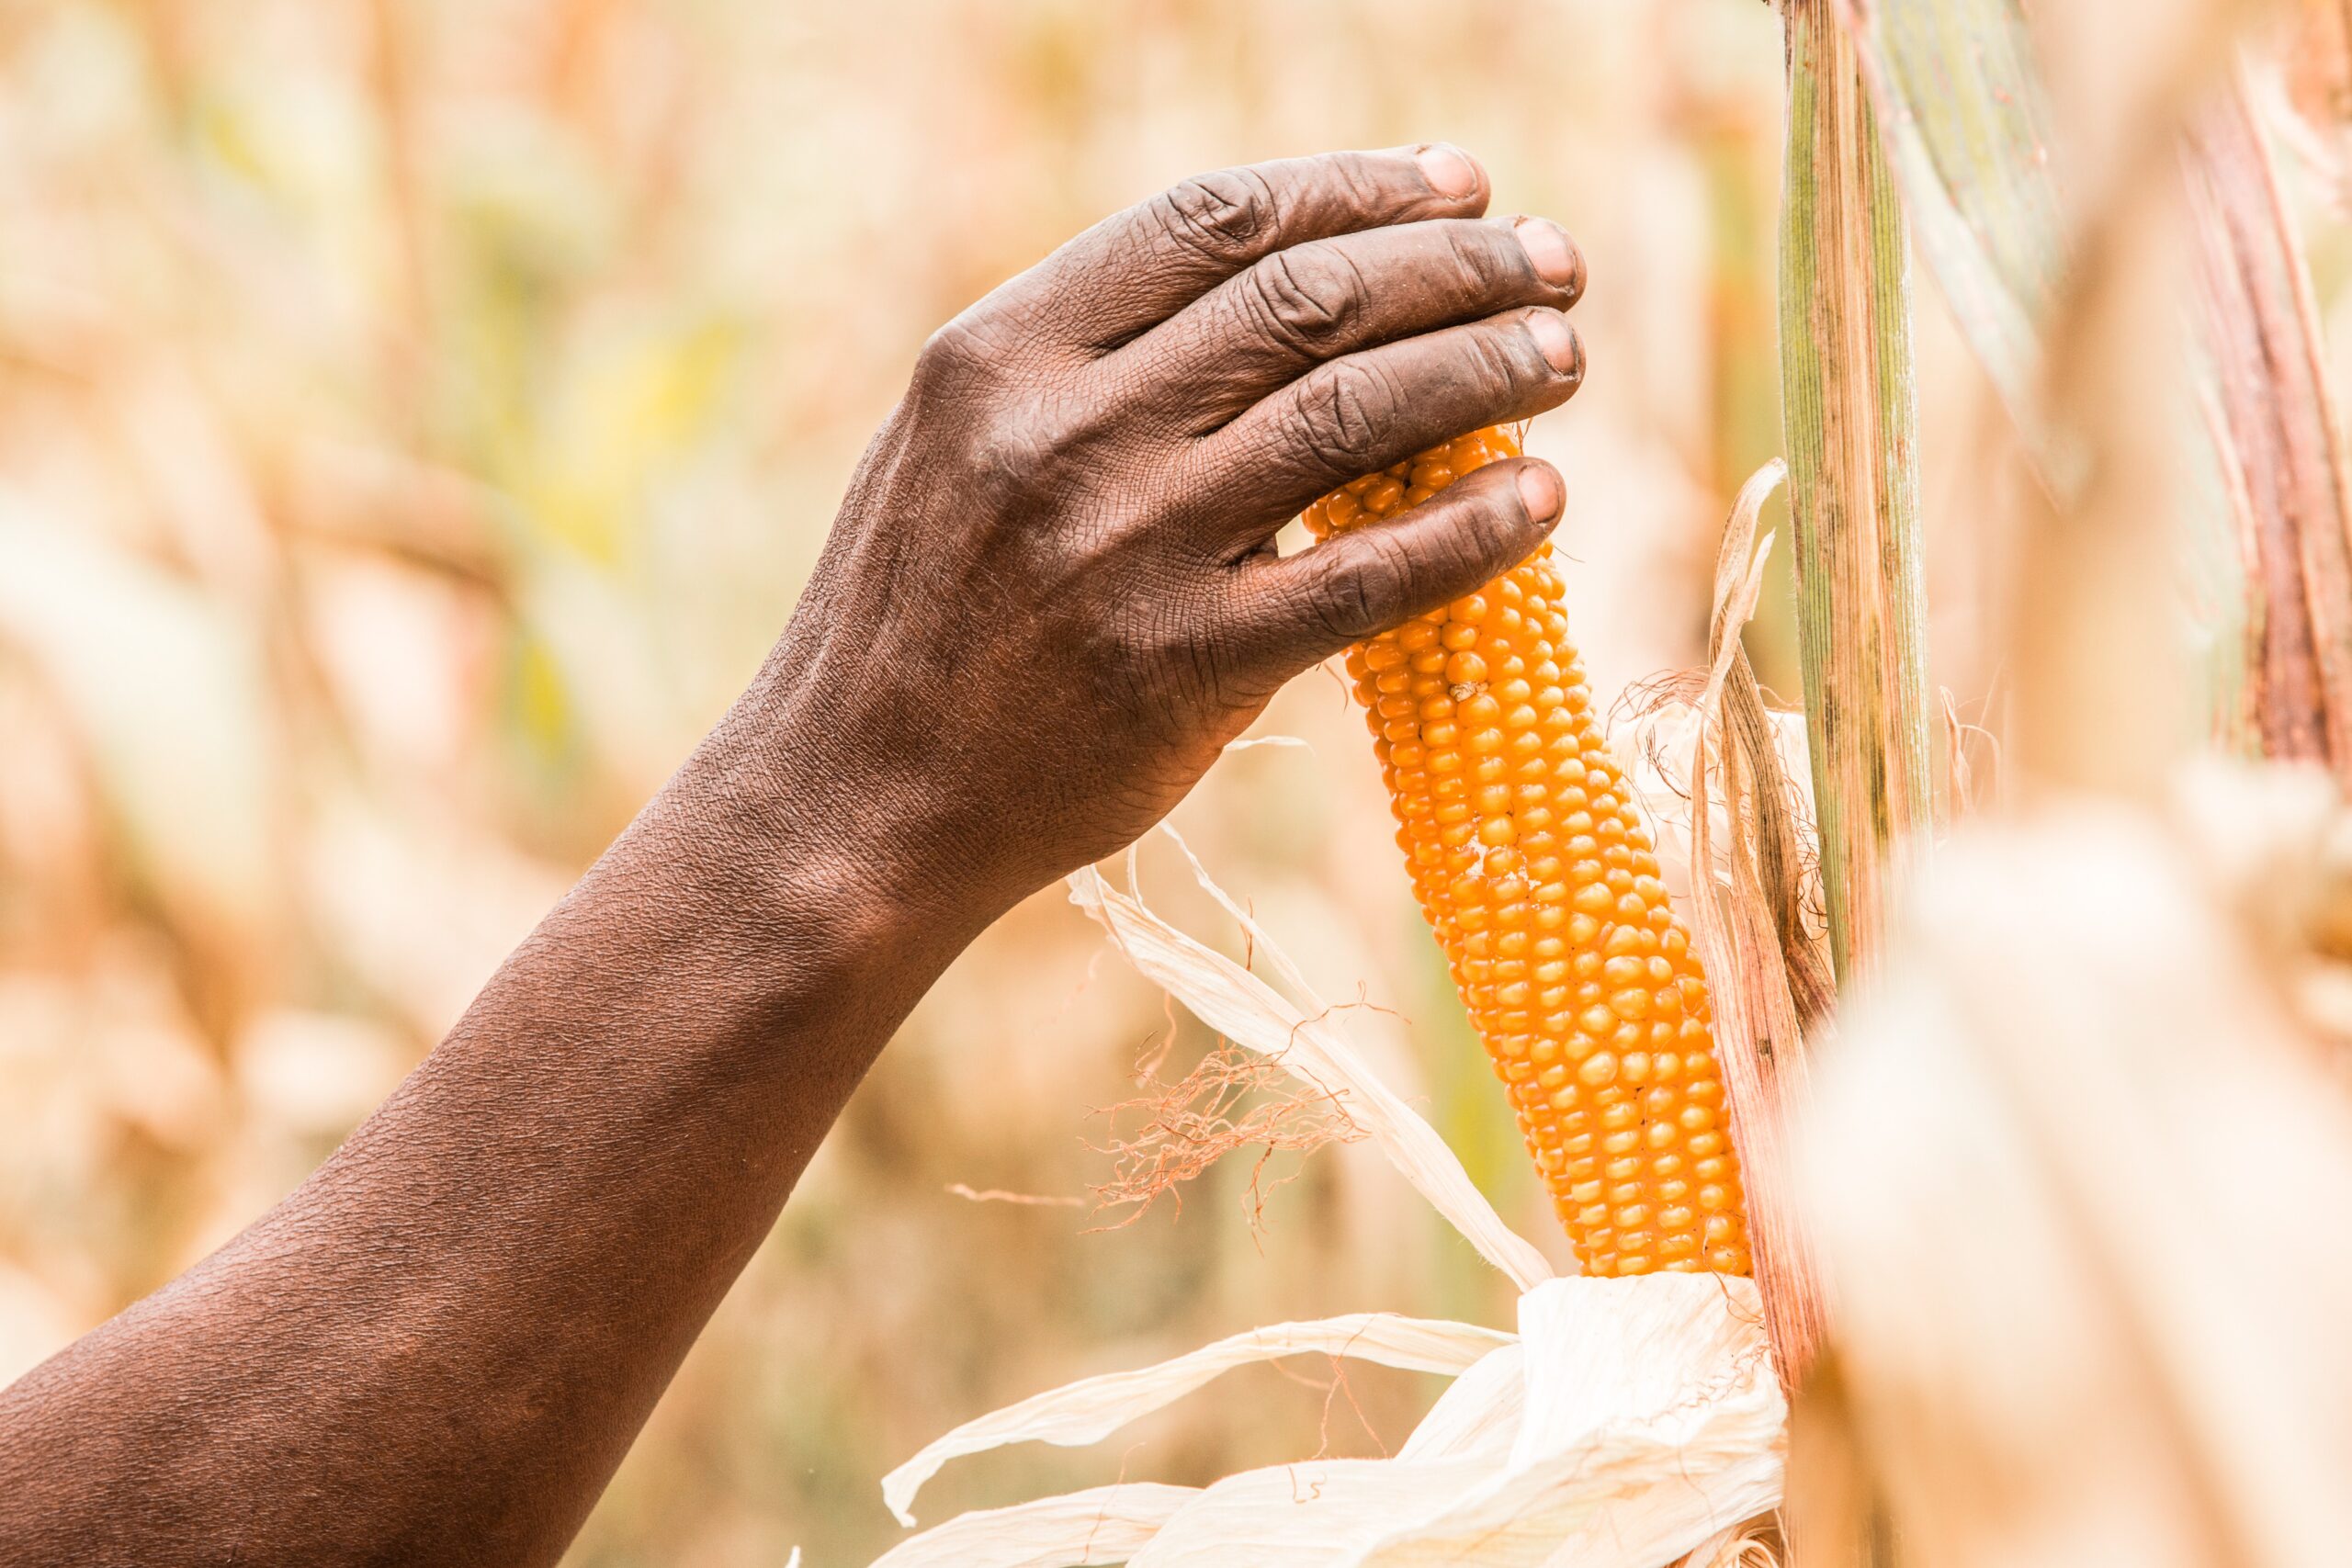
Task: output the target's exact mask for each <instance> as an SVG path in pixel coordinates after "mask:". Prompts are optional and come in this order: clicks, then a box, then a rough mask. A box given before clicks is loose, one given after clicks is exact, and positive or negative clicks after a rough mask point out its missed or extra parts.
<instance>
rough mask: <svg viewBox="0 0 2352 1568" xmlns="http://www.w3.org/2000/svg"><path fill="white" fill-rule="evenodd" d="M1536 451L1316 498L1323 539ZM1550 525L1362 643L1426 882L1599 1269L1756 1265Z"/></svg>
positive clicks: (1402, 826)
mask: <svg viewBox="0 0 2352 1568" xmlns="http://www.w3.org/2000/svg"><path fill="white" fill-rule="evenodd" d="M1518 455H1519V442H1518V440H1517V438H1516V437H1515V436H1514V435H1513V434H1512V433H1511V432H1510V431H1508V430H1505V429H1502V428H1500V427H1494V428H1489V429H1487V430H1482V431H1479V432H1477V433H1476V434H1472V435H1465V436H1464V437H1462V438H1461V439H1460V440H1457V441H1453V442H1450V443H1448V444H1447V445H1445V446H1440V447H1436V448H1433V449H1431V450H1430V451H1427V452H1424V453H1422V454H1421V455H1420V456H1419V457H1415V458H1413V459H1412V460H1411V461H1410V462H1407V463H1399V464H1397V466H1395V467H1394V468H1388V469H1386V470H1385V471H1384V472H1381V473H1377V474H1371V475H1368V476H1366V477H1365V478H1363V479H1358V480H1356V481H1355V482H1354V483H1352V484H1350V485H1348V486H1346V487H1345V488H1343V489H1341V490H1339V491H1334V492H1332V493H1331V494H1330V495H1329V496H1326V497H1325V498H1324V499H1323V500H1322V501H1320V502H1317V503H1316V504H1315V505H1314V506H1313V507H1312V508H1310V509H1309V510H1308V512H1307V513H1306V525H1307V527H1308V529H1309V530H1310V531H1311V532H1312V533H1314V534H1315V536H1317V537H1318V538H1319V537H1323V536H1327V535H1329V534H1330V533H1332V532H1334V531H1336V530H1340V529H1344V528H1349V527H1354V526H1357V525H1362V524H1365V523H1370V522H1375V521H1378V520H1381V519H1384V518H1387V517H1391V516H1394V515H1395V514H1396V513H1398V512H1400V511H1402V510H1404V509H1405V508H1407V507H1408V506H1412V505H1414V504H1415V503H1417V502H1421V501H1424V500H1426V499H1427V498H1428V497H1430V495H1432V494H1434V493H1435V492H1436V491H1440V490H1442V489H1443V488H1444V487H1445V486H1447V485H1449V484H1451V483H1453V480H1454V479H1457V478H1459V477H1460V476H1461V475H1463V474H1465V473H1468V472H1470V471H1471V470H1472V469H1475V468H1482V467H1484V466H1485V465H1486V464H1487V463H1491V462H1495V461H1498V459H1501V458H1505V457H1517V456H1518ZM1562 586H1563V585H1562V582H1561V579H1560V575H1559V573H1558V571H1557V570H1555V567H1554V564H1553V558H1552V550H1551V547H1550V546H1549V545H1545V546H1544V547H1541V548H1540V549H1538V550H1537V551H1536V552H1535V554H1534V555H1532V556H1531V557H1529V558H1527V559H1526V560H1524V561H1522V562H1521V563H1520V564H1519V565H1518V566H1517V567H1515V568H1513V569H1512V570H1510V571H1509V572H1507V573H1505V574H1504V575H1503V576H1502V577H1500V578H1498V579H1497V580H1496V581H1493V582H1491V583H1488V584H1487V586H1486V587H1485V588H1484V589H1482V590H1480V591H1479V592H1476V593H1473V594H1470V595H1468V596H1467V597H1464V598H1461V599H1457V600H1455V601H1454V602H1453V604H1448V605H1446V606H1445V607H1443V608H1442V609H1439V610H1433V611H1431V612H1430V613H1429V614H1428V615H1422V616H1419V618H1417V619H1414V620H1411V621H1408V622H1407V623H1406V624H1405V625H1404V626H1400V627H1398V628H1397V630H1395V631H1393V632H1387V633H1384V634H1382V635H1381V636H1379V637H1373V638H1370V639H1369V640H1367V641H1365V642H1363V643H1361V644H1359V645H1357V646H1356V647H1355V648H1353V649H1350V650H1349V653H1348V671H1349V674H1350V675H1351V677H1352V678H1353V681H1354V685H1355V692H1356V696H1357V699H1358V700H1359V701H1360V702H1362V703H1363V705H1364V707H1365V709H1366V711H1367V713H1368V715H1369V716H1370V719H1371V724H1372V730H1373V736H1374V746H1375V748H1376V750H1378V752H1379V755H1380V765H1381V771H1382V773H1383V774H1384V775H1385V778H1386V780H1387V784H1388V790H1389V799H1390V802H1391V804H1392V805H1393V806H1394V807H1395V809H1396V813H1397V843H1398V845H1399V846H1401V847H1402V848H1403V850H1404V852H1405V856H1406V861H1407V864H1408V867H1409V869H1410V872H1411V874H1412V881H1413V891H1414V893H1415V895H1416V897H1419V900H1420V905H1421V909H1422V912H1423V913H1424V914H1426V915H1427V916H1428V918H1429V922H1430V929H1431V930H1432V931H1434V932H1435V933H1436V935H1437V938H1438V941H1439V942H1440V943H1441V944H1442V946H1443V948H1444V950H1445V954H1446V958H1447V961H1448V964H1449V965H1450V967H1451V969H1452V971H1453V982H1454V986H1455V987H1456V988H1457V989H1458V990H1459V991H1460V993H1461V996H1462V999H1463V1002H1464V1006H1466V1007H1467V1008H1468V1010H1469V1012H1470V1018H1471V1021H1472V1023H1473V1024H1474V1025H1475V1027H1476V1030H1477V1032H1478V1035H1479V1037H1480V1039H1481V1040H1483V1041H1484V1042H1485V1043H1486V1047H1487V1055H1489V1057H1491V1059H1492V1060H1493V1063H1494V1066H1495V1071H1496V1073H1497V1074H1498V1076H1499V1077H1501V1079H1502V1081H1503V1084H1504V1086H1505V1088H1506V1089H1508V1091H1509V1093H1510V1101H1511V1105H1512V1108H1513V1110H1514V1111H1516V1112H1517V1113H1518V1118H1519V1125H1520V1129H1521V1132H1522V1133H1523V1134H1525V1136H1526V1139H1527V1146H1528V1149H1529V1151H1530V1152H1531V1153H1532V1155H1533V1156H1534V1157H1535V1163H1536V1166H1537V1168H1539V1169H1540V1170H1541V1172H1542V1173H1543V1177H1544V1184H1545V1186H1546V1187H1547V1188H1549V1189H1550V1190H1551V1194H1552V1200H1553V1204H1554V1206H1555V1208H1556V1209H1557V1210H1558V1211H1559V1215H1560V1219H1561V1222H1562V1224H1565V1225H1566V1228H1567V1233H1568V1237H1569V1240H1570V1241H1571V1242H1572V1243H1573V1244H1574V1246H1575V1247H1576V1250H1577V1258H1578V1259H1579V1261H1580V1262H1581V1263H1582V1264H1583V1266H1584V1268H1585V1269H1586V1270H1587V1271H1588V1272H1589V1273H1594V1274H1644V1273H1648V1272H1650V1271H1652V1270H1654V1269H1681V1270H1699V1269H1712V1270H1713V1271H1715V1272H1718V1273H1724V1274H1745V1273H1747V1271H1748V1253H1747V1218H1746V1213H1745V1205H1744V1200H1743V1196H1742V1193H1741V1190H1740V1182H1739V1171H1738V1167H1737V1161H1736V1157H1735V1156H1734V1155H1733V1152H1732V1147H1731V1141H1730V1138H1729V1136H1728V1134H1727V1132H1726V1129H1725V1127H1724V1091H1723V1083H1722V1079H1721V1077H1719V1075H1718V1073H1717V1070H1716V1063H1715V1055H1714V1041H1713V1032H1712V1029H1711V1027H1710V1024H1711V1020H1712V1016H1713V1015H1712V1013H1711V1011H1710V1010H1709V1007H1708V1001H1707V985H1706V980H1705V978H1704V977H1703V976H1702V974H1701V972H1700V968H1699V963H1698V960H1697V958H1696V957H1695V956H1694V955H1693V954H1692V953H1691V938H1690V933H1689V931H1687V930H1686V929H1685V928H1684V926H1683V924H1682V922H1681V920H1680V919H1678V918H1677V917H1676V915H1675V913H1674V911H1673V908H1672V907H1671V906H1670V905H1669V903H1668V899H1667V895H1666V886H1665V885H1664V884H1663V883H1662V882H1660V881H1659V880H1658V864H1657V854H1656V852H1655V849H1654V847H1653V845H1652V843H1651V841H1650V837H1649V831H1648V829H1647V828H1646V827H1645V825H1644V824H1643V822H1642V820H1641V819H1640V818H1639V817H1638V816H1636V815H1635V813H1634V807H1633V802H1632V799H1631V797H1630V795H1629V792H1628V785H1627V784H1626V781H1625V779H1624V777H1623V774H1622V773H1620V772H1619V771H1618V769H1617V767H1616V764H1615V761H1614V760H1613V759H1612V758H1611V754H1610V751H1609V748H1608V744H1607V742H1606V741H1605V740H1604V739H1602V736H1601V733H1600V725H1599V723H1598V722H1597V720H1596V717H1595V716H1594V713H1593V708H1592V696H1591V693H1590V692H1589V690H1588V689H1587V686H1586V684H1585V676H1584V669H1583V666H1582V664H1581V662H1580V661H1579V660H1578V659H1577V652H1576V649H1575V648H1574V647H1573V646H1571V645H1570V643H1569V641H1568V623H1567V617H1566V615H1564V614H1563V613H1562V610H1561V591H1562Z"/></svg>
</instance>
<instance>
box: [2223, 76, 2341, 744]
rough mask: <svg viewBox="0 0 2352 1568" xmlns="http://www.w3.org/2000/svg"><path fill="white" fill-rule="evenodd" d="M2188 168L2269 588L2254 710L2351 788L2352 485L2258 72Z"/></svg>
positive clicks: (2227, 432) (2260, 564)
mask: <svg viewBox="0 0 2352 1568" xmlns="http://www.w3.org/2000/svg"><path fill="white" fill-rule="evenodd" d="M2186 163H2187V166H2188V186H2189V196H2190V201H2191V205H2192V209H2193V210H2194V212H2195V214H2196V216H2197V220H2198V221H2197V222H2196V224H2195V225H2194V228H2195V232H2196V236H2197V241H2198V245H2197V264H2198V265H2197V282H2198V291H2197V292H2198V299H2199V304H2200V305H2201V306H2202V308H2203V322H2202V324H2203V327H2204V339H2205V344H2206V346H2207V349H2208V351H2209V352H2210V353H2211V355H2212V360H2213V367H2212V368H2213V375H2214V378H2215V381H2216V383H2217V386H2218V397H2217V401H2218V403H2219V412H2220V413H2221V416H2222V417H2221V418H2220V419H2219V420H2218V421H2217V422H2215V428H2214V434H2216V436H2217V438H2219V439H2220V440H2221V441H2222V443H2223V456H2224V464H2225V468H2226V471H2227V472H2228V474H2229V477H2230V479H2232V481H2233V483H2232V484H2231V485H2230V487H2229V489H2230V491H2231V494H2232V496H2233V499H2234V500H2236V501H2237V502H2239V504H2240V505H2242V506H2243V507H2244V509H2245V531H2246V533H2247V535H2248V536H2249V537H2250V540H2251V543H2252V545H2253V549H2252V551H2251V559H2250V560H2249V561H2248V563H2247V569H2248V570H2249V572H2250V573H2252V574H2253V575H2254V576H2255V577H2256V580H2257V581H2259V583H2260V584H2261V589H2262V592H2261V593H2260V594H2259V595H2258V596H2257V598H2258V602H2259V604H2260V605H2261V607H2262V611H2263V615H2262V617H2261V621H2260V642H2259V644H2258V645H2257V649H2256V652H2257V658H2256V660H2255V663H2254V674H2253V677H2252V679H2251V681H2250V682H2249V685H2250V688H2251V695H2252V709H2253V716H2254V718H2255V721H2256V728H2257V730H2258V733H2259V735H2260V737H2261V741H2262V750H2263V752H2264V754H2265V755H2267V756H2270V757H2274V758H2278V759H2281V760H2285V761H2316V762H2321V763H2323V764H2324V765H2325V766H2327V767H2328V768H2329V770H2330V771H2331V772H2333V773H2335V776H2336V778H2337V779H2338V780H2339V781H2342V782H2344V783H2346V784H2352V512H2348V511H2347V505H2346V502H2347V492H2348V491H2352V484H2347V482H2346V474H2345V468H2344V444H2343V437H2342V431H2341V428H2340V423H2339V421H2338V419H2337V415H2336V408H2335V396H2334V391H2333V389H2332V388H2331V386H2330V385H2329V378H2328V374H2327V369H2326V356H2325V354H2324V350H2323V348H2322V345H2321V344H2320V342H2319V327H2318V320H2317V317H2318V311H2317V308H2316V307H2315V306H2314V304H2313V303H2312V290H2311V275H2310V269H2309V267H2308V266H2307V265H2306V264H2305V262H2304V259H2303V254H2302V245H2301V239H2300V237H2299V235H2298V234H2297V232H2296V225H2295V220H2294V218H2293V216H2292V214H2291V213H2290V211H2289V210H2288V207H2287V203H2286V200H2285V197H2284V194H2283V193H2282V192H2281V190H2280V188H2279V184H2278V168H2277V166H2276V164H2275V163H2274V161H2273V159H2272V156H2271V151H2270V147H2269V141H2268V138H2267V135H2266V134H2265V132H2264V130H2263V127H2262V125H2261V123H2260V122H2259V120H2258V119H2257V118H2256V115H2255V112H2254V107H2253V104H2252V101H2251V98H2250V96H2249V89H2248V85H2247V84H2246V83H2245V80H2244V78H2243V76H2241V78H2240V79H2239V80H2238V81H2237V82H2236V83H2234V84H2233V88H2232V90H2231V91H2230V92H2228V93H2226V94H2224V95H2222V97H2221V98H2220V99H2219V100H2217V101H2216V102H2215V103H2214V104H2213V105H2212V106H2211V107H2209V108H2208V109H2207V110H2206V111H2205V113H2203V114H2202V115H2201V116H2199V118H2198V119H2197V120H2196V122H2195V124H2194V125H2193V127H2192V130H2191V134H2190V137H2189V145H2188V156H2187V159H2186Z"/></svg>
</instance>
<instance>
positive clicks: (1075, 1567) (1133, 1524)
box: [874, 1481, 1200, 1568]
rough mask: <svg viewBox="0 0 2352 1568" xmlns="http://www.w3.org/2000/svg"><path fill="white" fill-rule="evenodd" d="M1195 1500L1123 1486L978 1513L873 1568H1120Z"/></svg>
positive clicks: (905, 1545)
mask: <svg viewBox="0 0 2352 1568" xmlns="http://www.w3.org/2000/svg"><path fill="white" fill-rule="evenodd" d="M1199 1495H1200V1489H1199V1488H1198V1487H1194V1486H1162V1485H1159V1484H1157V1483H1152V1482H1148V1481H1128V1482H1122V1483H1119V1484H1118V1485H1115V1486H1097V1487H1093V1488H1091V1489H1090V1490H1088V1491H1084V1492H1069V1493H1065V1494H1063V1495H1061V1496H1058V1497H1041V1498H1039V1499H1038V1500H1037V1501H1035V1502H1034V1503H1021V1504H1017V1505H1015V1506H1012V1507H1010V1508H978V1509H974V1510H973V1511H972V1512H970V1513H968V1514H959V1515H957V1516H956V1517H955V1518H953V1519H950V1520H949V1521H948V1522H947V1523H945V1524H944V1525H941V1526H940V1527H939V1528H938V1529H930V1530H925V1531H924V1532H923V1533H922V1534H921V1535H919V1536H916V1537H915V1538H914V1539H913V1540H906V1541H901V1542H899V1545H897V1546H895V1547H893V1548H892V1549H891V1550H890V1551H887V1552H885V1553H883V1554H882V1555H881V1556H880V1557H877V1558H876V1559H875V1560H874V1568H1080V1565H1091V1564H1094V1563H1105V1562H1127V1561H1128V1560H1129V1559H1131V1558H1132V1557H1134V1556H1135V1554H1136V1552H1138V1551H1142V1550H1143V1548H1144V1547H1145V1546H1146V1545H1147V1544H1148V1543H1149V1541H1150V1540H1151V1538H1152V1537H1153V1536H1155V1535H1157V1534H1159V1529H1160V1527H1161V1526H1163V1525H1165V1524H1166V1523H1167V1522H1168V1521H1169V1519H1170V1518H1171V1517H1174V1515H1175V1513H1176V1511H1177V1510H1178V1509H1179V1508H1182V1506H1184V1505H1185V1504H1187V1503H1189V1502H1191V1501H1192V1500H1193V1498H1195V1497H1198V1496H1199Z"/></svg>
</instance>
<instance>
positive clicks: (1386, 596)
mask: <svg viewBox="0 0 2352 1568" xmlns="http://www.w3.org/2000/svg"><path fill="white" fill-rule="evenodd" d="M1357 537H1358V538H1359V539H1360V540H1361V541H1362V543H1361V545H1360V546H1359V547H1357V549H1356V551H1355V553H1354V554H1353V555H1352V556H1351V558H1350V559H1349V561H1348V563H1347V564H1346V565H1345V566H1344V567H1342V568H1341V569H1340V570H1338V571H1336V572H1334V573H1332V574H1331V576H1330V577H1329V578H1328V579H1327V580H1326V581H1325V585H1324V592H1322V593H1320V594H1318V595H1317V597H1316V599H1315V602H1314V606H1313V608H1314V613H1315V616H1316V619H1317V623H1318V624H1319V625H1320V626H1322V628H1323V630H1324V631H1325V632H1326V633H1328V634H1329V635H1330V636H1331V637H1337V638H1342V639H1344V640H1346V641H1349V642H1356V641H1360V640H1362V639H1363V638H1364V637H1371V636H1373V635H1374V634H1375V633H1377V632H1380V631H1384V630H1385V629H1386V628H1387V627H1388V626H1391V625H1393V624H1395V623H1396V622H1397V620H1398V619H1400V618H1401V617H1402V616H1403V615H1405V613H1406V611H1407V609H1408V605H1409V599H1410V594H1411V591H1412V582H1413V558H1412V553H1411V551H1410V550H1408V548H1407V547H1406V545H1405V542H1404V540H1402V539H1401V538H1399V537H1397V536H1396V535H1395V534H1394V533H1393V532H1391V531H1388V530H1385V529H1368V530H1366V531H1364V532H1363V533H1361V534H1359V535H1358V536H1357Z"/></svg>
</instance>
